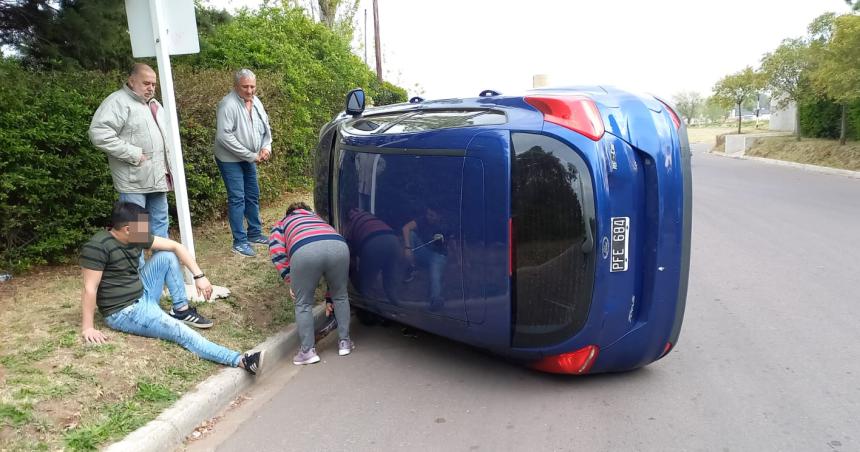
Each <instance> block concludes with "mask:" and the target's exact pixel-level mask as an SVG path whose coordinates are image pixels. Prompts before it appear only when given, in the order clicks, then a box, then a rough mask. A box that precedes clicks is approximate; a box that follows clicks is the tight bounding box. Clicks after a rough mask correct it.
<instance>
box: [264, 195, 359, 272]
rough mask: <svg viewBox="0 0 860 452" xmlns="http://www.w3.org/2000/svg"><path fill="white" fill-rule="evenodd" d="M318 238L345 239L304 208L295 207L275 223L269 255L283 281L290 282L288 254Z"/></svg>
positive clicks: (270, 236)
mask: <svg viewBox="0 0 860 452" xmlns="http://www.w3.org/2000/svg"><path fill="white" fill-rule="evenodd" d="M318 240H340V241H342V242H343V241H345V240H344V239H343V237H341V235H340V234H338V233H337V231H335V230H334V228H333V227H331V226H330V225H329V224H328V223H326V222H325V221H323V219H322V218H320V217H318V216H317V215H316V214H314V213H313V212H310V211H307V210H304V209H296V210H294V211H293V212H292V213H290V214H289V215H287V216H285V217H284V218H283V219H281V221H279V222H277V223H275V226H274V227H273V228H272V233H271V234H270V235H269V256H271V258H272V263H274V264H275V268H276V269H277V270H278V273H279V274H280V275H281V278H283V279H284V281H286V282H287V283H289V282H290V256H292V255H294V254H295V252H296V251H297V250H298V249H299V248H301V247H302V246H304V245H307V244H308V243H311V242H316V241H318Z"/></svg>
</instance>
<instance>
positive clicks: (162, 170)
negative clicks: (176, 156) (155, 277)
mask: <svg viewBox="0 0 860 452" xmlns="http://www.w3.org/2000/svg"><path fill="white" fill-rule="evenodd" d="M155 87H156V77H155V71H153V70H152V68H151V67H149V66H147V65H146V64H142V63H137V64H135V65H134V66H133V67H132V69H131V71H129V75H128V81H127V83H126V84H125V85H123V87H122V88H121V89H119V90H117V91H115V92H114V93H112V94H111V95H110V96H108V97H107V98H106V99H105V100H104V101H103V102H102V103H101V105H99V108H98V110H96V113H95V115H93V120H92V122H91V123H90V130H89V136H90V141H91V142H92V143H93V145H94V146H95V147H97V148H98V149H101V150H102V151H104V152H105V153H106V154H107V156H108V164H109V165H110V171H111V177H112V178H113V186H114V188H115V189H116V191H117V192H119V199H120V201H125V202H132V203H135V204H137V205H139V206H141V207H144V208H146V210H148V211H149V214H150V215H149V217H150V231H152V234H153V235H155V236H158V237H167V228H168V224H169V223H168V222H169V220H168V214H167V192H168V191H170V190H171V189H173V186H172V182H171V179H170V165H171V161H172V160H171V157H170V156H171V152H172V150H171V149H170V147H169V146H168V139H167V122H166V121H167V116H166V115H165V113H164V109H163V108H162V107H161V104H159V103H158V101H157V100H155V99H154V97H153V96H154V95H155Z"/></svg>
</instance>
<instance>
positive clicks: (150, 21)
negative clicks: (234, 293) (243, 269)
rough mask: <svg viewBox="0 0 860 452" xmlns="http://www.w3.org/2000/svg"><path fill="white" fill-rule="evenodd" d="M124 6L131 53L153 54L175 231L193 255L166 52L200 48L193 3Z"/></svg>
mask: <svg viewBox="0 0 860 452" xmlns="http://www.w3.org/2000/svg"><path fill="white" fill-rule="evenodd" d="M125 10H126V14H127V15H128V30H129V33H130V34H131V43H132V48H133V49H134V51H133V53H134V56H135V57H147V56H155V57H156V61H158V84H159V85H160V86H161V103H162V105H164V110H165V113H167V122H168V124H165V125H166V126H167V127H166V128H167V130H168V135H169V136H167V137H165V138H166V139H167V142H168V143H169V145H170V148H171V150H172V151H173V152H172V154H173V155H172V158H173V168H172V169H173V173H172V176H173V191H174V193H175V194H176V213H177V217H178V219H179V235H180V239H181V240H182V244H183V245H184V246H185V248H187V249H188V251H190V252H191V255H192V256H193V255H194V237H193V235H192V231H191V209H190V208H189V206H188V192H187V191H186V186H185V164H184V163H183V160H182V143H181V142H180V140H179V120H178V118H177V117H176V96H175V94H174V92H173V69H171V67H170V54H171V53H180V54H181V53H192V52H193V53H196V52H199V51H200V50H199V47H200V46H199V44H198V42H197V23H196V21H195V18H194V3H193V1H192V0H126V1H125ZM144 25H145V26H144ZM147 27H148V28H147ZM135 43H137V44H135ZM135 45H136V46H137V48H135ZM185 280H186V281H187V282H188V283H191V284H193V281H192V279H191V273H190V272H188V271H186V272H185Z"/></svg>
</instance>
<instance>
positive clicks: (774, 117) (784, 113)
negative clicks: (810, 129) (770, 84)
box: [769, 99, 797, 132]
mask: <svg viewBox="0 0 860 452" xmlns="http://www.w3.org/2000/svg"><path fill="white" fill-rule="evenodd" d="M776 103H777V100H776V99H771V101H770V127H769V129H770V130H774V131H779V132H794V131H795V130H796V128H797V105H796V104H795V103H794V101H791V102H789V103H788V105H786V106H785V108H778V107H777V105H776Z"/></svg>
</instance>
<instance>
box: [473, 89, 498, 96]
mask: <svg viewBox="0 0 860 452" xmlns="http://www.w3.org/2000/svg"><path fill="white" fill-rule="evenodd" d="M501 94H502V93H500V92H498V91H495V90H492V89H485V90H483V91H481V94H478V97H493V96H499V95H501Z"/></svg>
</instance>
